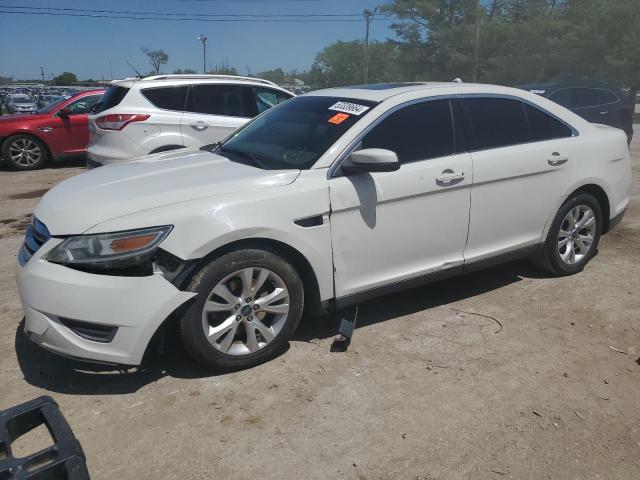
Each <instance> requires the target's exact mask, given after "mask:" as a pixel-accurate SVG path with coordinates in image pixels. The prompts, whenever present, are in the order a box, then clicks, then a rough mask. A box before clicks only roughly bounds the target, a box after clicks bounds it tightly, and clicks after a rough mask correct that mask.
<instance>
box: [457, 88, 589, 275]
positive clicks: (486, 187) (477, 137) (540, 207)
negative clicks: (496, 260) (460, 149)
mask: <svg viewBox="0 0 640 480" xmlns="http://www.w3.org/2000/svg"><path fill="white" fill-rule="evenodd" d="M462 103H463V105H464V107H465V113H466V120H467V122H468V124H467V129H468V130H469V133H470V135H469V137H470V138H469V142H468V146H469V151H470V152H471V155H472V157H473V186H472V188H471V214H470V223H469V239H468V241H467V246H466V247H465V253H464V256H465V262H469V263H473V262H476V261H481V260H484V259H486V258H489V257H493V256H495V255H497V254H500V253H509V252H511V251H517V250H520V249H523V248H527V247H534V246H536V245H538V244H539V242H540V240H541V238H542V233H543V232H544V229H545V226H546V224H547V222H548V221H549V220H550V218H551V217H552V216H553V215H554V214H555V211H554V210H555V208H556V205H557V204H558V201H559V200H560V199H561V197H562V195H563V192H564V191H565V190H566V188H567V187H568V185H569V184H570V182H571V172H572V169H573V168H576V165H577V164H578V162H579V160H580V159H579V158H576V155H575V153H576V146H577V143H576V141H577V140H578V139H577V138H575V137H573V130H572V129H571V128H570V127H569V126H568V125H566V124H564V123H563V122H561V121H560V120H558V119H556V118H555V117H553V116H551V115H550V114H549V113H548V112H545V111H543V110H541V109H539V108H538V107H535V106H533V105H530V104H528V103H524V102H522V101H520V100H518V99H515V98H502V97H466V98H463V99H462Z"/></svg>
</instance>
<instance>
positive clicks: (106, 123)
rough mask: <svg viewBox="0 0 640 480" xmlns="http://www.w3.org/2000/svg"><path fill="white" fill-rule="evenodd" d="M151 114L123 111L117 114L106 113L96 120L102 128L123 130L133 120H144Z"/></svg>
mask: <svg viewBox="0 0 640 480" xmlns="http://www.w3.org/2000/svg"><path fill="white" fill-rule="evenodd" d="M147 118H149V115H141V114H139V113H136V114H132V113H121V114H117V115H105V116H104V117H100V118H98V119H97V120H96V125H98V127H100V128H101V129H102V130H122V129H123V128H124V127H126V126H127V125H129V124H130V123H132V122H144V121H145V120H146V119H147Z"/></svg>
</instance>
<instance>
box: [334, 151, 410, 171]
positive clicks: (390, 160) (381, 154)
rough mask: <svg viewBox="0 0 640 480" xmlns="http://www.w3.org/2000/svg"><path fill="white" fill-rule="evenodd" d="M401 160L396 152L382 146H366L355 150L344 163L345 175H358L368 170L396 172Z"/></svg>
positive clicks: (342, 168)
mask: <svg viewBox="0 0 640 480" xmlns="http://www.w3.org/2000/svg"><path fill="white" fill-rule="evenodd" d="M399 168H400V162H399V161H398V156H397V155H396V153H395V152H392V151H391V150H384V149H382V148H365V149H364V150H357V151H355V152H353V153H352V154H351V155H350V156H349V158H347V160H346V161H345V162H344V163H343V164H342V167H341V170H342V173H343V174H344V175H357V174H359V173H366V172H395V171H396V170H398V169H399Z"/></svg>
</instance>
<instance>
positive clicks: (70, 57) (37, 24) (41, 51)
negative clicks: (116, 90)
mask: <svg viewBox="0 0 640 480" xmlns="http://www.w3.org/2000/svg"><path fill="white" fill-rule="evenodd" d="M383 2H384V0H155V1H154V0H109V1H108V2H105V1H95V0H0V11H2V10H4V11H7V10H13V11H24V9H18V8H15V7H39V8H43V7H54V8H73V9H90V10H112V11H116V10H118V11H136V12H156V13H160V12H163V13H193V14H196V15H202V14H283V13H286V14H290V15H291V14H304V15H308V14H361V13H362V12H363V10H364V9H365V8H373V7H375V6H376V5H379V4H380V3H383ZM11 7H14V8H11ZM31 11H36V12H38V11H39V12H43V11H44V10H31ZM57 12H63V11H62V10H58V11H57ZM67 12H71V13H78V12H77V11H67ZM165 18H166V17H165ZM168 18H171V17H168ZM199 18H211V17H202V16H200V17H199ZM307 18H310V17H307ZM389 24H390V22H389V21H377V22H373V24H372V30H371V37H372V38H374V39H379V40H383V39H385V38H387V37H389V36H392V31H391V30H390V29H389V28H388V27H389ZM199 33H204V34H205V35H207V37H208V38H209V40H208V43H207V64H208V67H209V66H213V65H215V64H218V63H220V62H222V61H223V60H225V59H227V60H228V62H229V64H230V65H231V66H234V67H236V68H237V69H238V71H239V72H240V73H242V74H246V73H247V66H249V68H250V69H251V71H252V72H254V73H255V72H259V71H263V70H267V69H270V68H275V67H282V68H284V69H285V70H291V69H298V70H303V69H306V68H308V67H309V66H310V65H311V63H312V61H313V59H314V57H315V54H316V53H317V52H319V51H320V50H322V48H323V47H325V46H326V45H329V44H330V43H333V42H335V41H337V40H353V39H361V38H363V37H364V21H363V20H362V19H361V18H359V21H358V22H353V23H346V22H316V23H311V22H305V23H302V22H292V23H276V22H271V23H267V22H247V23H245V22H192V21H158V20H128V19H107V18H85V17H65V16H36V15H33V16H32V15H16V14H8V13H0V76H1V75H11V76H13V77H14V78H39V77H40V66H41V65H42V66H43V67H44V70H45V73H47V76H48V74H49V73H53V74H54V75H58V74H60V73H61V72H62V71H72V72H74V73H76V74H77V76H78V78H80V79H86V78H90V77H92V78H96V79H99V78H101V77H102V76H103V75H104V78H109V76H110V75H111V74H113V77H114V78H122V77H125V76H131V75H132V74H133V72H132V71H131V69H130V68H129V67H128V66H127V64H126V63H125V61H126V60H129V61H130V62H131V63H132V64H133V65H134V66H136V68H138V70H140V71H142V72H147V71H149V70H150V69H151V67H150V65H149V63H148V61H147V58H146V56H145V55H144V54H143V53H142V52H141V50H140V49H141V47H149V48H161V49H163V50H164V51H165V52H167V53H168V54H169V63H168V64H167V65H165V66H164V67H163V70H165V71H167V72H170V71H172V70H174V69H176V68H194V69H198V71H200V70H201V69H202V46H201V44H200V43H199V42H198V41H197V40H196V36H197V35H198V34H199Z"/></svg>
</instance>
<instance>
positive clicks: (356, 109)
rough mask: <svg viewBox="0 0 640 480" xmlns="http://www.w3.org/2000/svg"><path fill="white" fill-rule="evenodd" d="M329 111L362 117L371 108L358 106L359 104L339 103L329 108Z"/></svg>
mask: <svg viewBox="0 0 640 480" xmlns="http://www.w3.org/2000/svg"><path fill="white" fill-rule="evenodd" d="M329 110H334V111H336V112H344V113H350V114H352V115H362V114H363V113H364V112H366V111H367V110H369V107H367V106H365V105H358V104H357V103H350V102H338V103H334V104H333V105H331V106H330V107H329Z"/></svg>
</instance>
